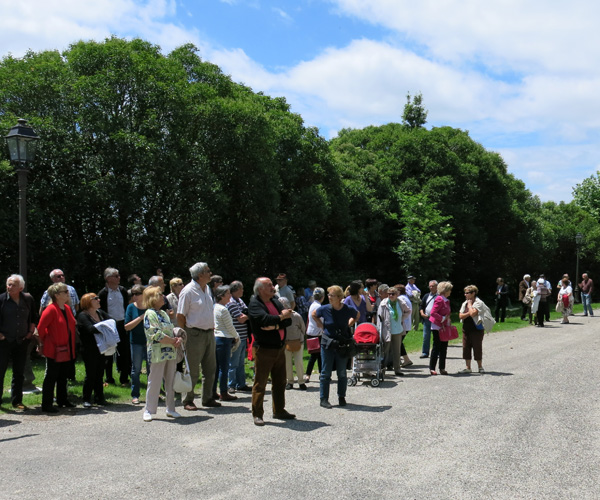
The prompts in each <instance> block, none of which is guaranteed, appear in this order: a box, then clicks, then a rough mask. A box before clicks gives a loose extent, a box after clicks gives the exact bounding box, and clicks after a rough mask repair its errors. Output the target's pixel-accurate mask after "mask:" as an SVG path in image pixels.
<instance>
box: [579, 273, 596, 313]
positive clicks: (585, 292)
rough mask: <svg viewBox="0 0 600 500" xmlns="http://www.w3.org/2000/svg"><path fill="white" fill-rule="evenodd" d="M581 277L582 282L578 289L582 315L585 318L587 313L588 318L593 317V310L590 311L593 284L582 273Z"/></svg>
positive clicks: (585, 274)
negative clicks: (579, 290)
mask: <svg viewBox="0 0 600 500" xmlns="http://www.w3.org/2000/svg"><path fill="white" fill-rule="evenodd" d="M581 277H582V278H583V281H582V282H581V283H579V288H580V289H581V303H582V304H583V315H584V316H587V315H588V311H589V314H590V316H593V315H594V310H593V309H592V292H593V291H594V282H593V281H592V280H591V279H590V278H589V276H588V274H587V273H583V274H582V276H581Z"/></svg>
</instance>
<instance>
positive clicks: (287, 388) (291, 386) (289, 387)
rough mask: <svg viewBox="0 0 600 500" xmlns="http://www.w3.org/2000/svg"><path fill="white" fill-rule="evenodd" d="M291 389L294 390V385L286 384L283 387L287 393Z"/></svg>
mask: <svg viewBox="0 0 600 500" xmlns="http://www.w3.org/2000/svg"><path fill="white" fill-rule="evenodd" d="M293 388H294V384H287V385H286V386H285V390H286V391H289V390H290V389H293Z"/></svg>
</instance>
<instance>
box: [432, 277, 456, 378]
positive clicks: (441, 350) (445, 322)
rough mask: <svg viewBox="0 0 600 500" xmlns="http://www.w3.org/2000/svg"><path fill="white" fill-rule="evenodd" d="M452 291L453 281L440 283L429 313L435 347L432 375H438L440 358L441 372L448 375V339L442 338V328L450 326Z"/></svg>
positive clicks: (433, 350)
mask: <svg viewBox="0 0 600 500" xmlns="http://www.w3.org/2000/svg"><path fill="white" fill-rule="evenodd" d="M451 293H452V283H450V282H449V281H442V282H441V283H440V284H439V285H438V296H437V297H436V298H435V300H434V301H433V307H432V308H431V313H430V315H429V320H430V321H431V333H432V334H433V349H432V350H431V358H430V359H429V372H430V373H431V375H437V372H436V371H435V365H436V364H437V361H438V356H439V358H440V373H441V374H442V375H448V372H447V371H446V352H447V351H448V341H446V342H444V341H442V340H440V330H441V329H442V328H443V327H444V326H449V325H450V324H451V321H450V301H449V300H448V297H450V294H451Z"/></svg>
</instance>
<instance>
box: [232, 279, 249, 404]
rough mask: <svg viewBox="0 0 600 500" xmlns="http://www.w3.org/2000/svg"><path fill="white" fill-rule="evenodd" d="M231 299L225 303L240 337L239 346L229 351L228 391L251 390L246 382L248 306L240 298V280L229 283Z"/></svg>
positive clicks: (242, 285)
mask: <svg viewBox="0 0 600 500" xmlns="http://www.w3.org/2000/svg"><path fill="white" fill-rule="evenodd" d="M229 291H230V292H231V299H229V303H228V304H227V309H228V310H229V314H231V319H232V320H233V327H234V328H235V331H236V332H237V333H238V336H239V337H240V346H239V347H238V348H237V349H236V350H235V351H234V352H232V353H231V359H230V360H229V393H230V394H235V392H236V391H240V392H252V387H250V386H248V385H247V384H246V364H245V361H246V347H247V345H248V329H249V328H248V327H249V322H248V319H249V318H248V314H247V313H248V307H247V306H246V304H245V303H244V301H243V300H242V295H244V284H243V283H242V282H241V281H233V282H232V283H231V285H229Z"/></svg>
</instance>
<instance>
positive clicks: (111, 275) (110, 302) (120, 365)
mask: <svg viewBox="0 0 600 500" xmlns="http://www.w3.org/2000/svg"><path fill="white" fill-rule="evenodd" d="M104 281H105V282H106V286H105V287H104V288H103V289H102V290H100V291H99V292H98V297H100V308H101V309H102V310H103V311H105V312H106V313H108V315H109V316H110V317H111V318H112V319H114V320H115V322H116V323H117V331H118V332H119V343H118V344H117V371H118V372H119V382H120V383H121V386H122V387H126V386H127V385H129V374H130V373H131V347H130V345H129V333H128V332H126V331H125V310H126V309H127V305H128V304H129V294H128V293H127V289H126V288H125V287H124V286H121V285H120V283H121V275H120V274H119V270H118V269H115V268H114V267H107V268H106V269H105V270H104ZM112 367H113V359H112V357H110V356H107V357H106V382H107V383H109V384H114V383H115V379H114V378H113V373H112Z"/></svg>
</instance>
